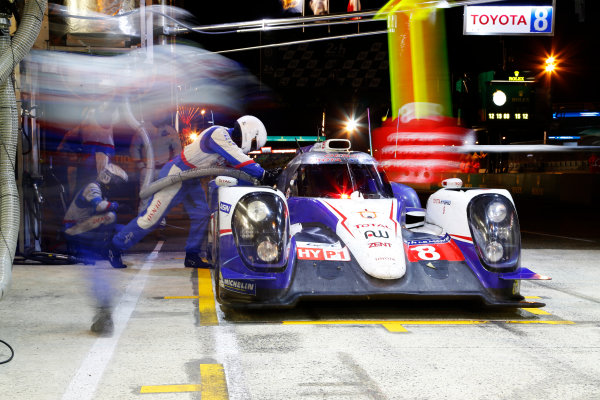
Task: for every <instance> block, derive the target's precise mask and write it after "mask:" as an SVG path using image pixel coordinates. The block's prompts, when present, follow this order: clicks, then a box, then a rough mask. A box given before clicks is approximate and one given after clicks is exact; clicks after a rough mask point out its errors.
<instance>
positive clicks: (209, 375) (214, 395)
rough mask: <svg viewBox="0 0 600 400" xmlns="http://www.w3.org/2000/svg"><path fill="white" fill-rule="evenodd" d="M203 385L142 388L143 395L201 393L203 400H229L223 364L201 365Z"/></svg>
mask: <svg viewBox="0 0 600 400" xmlns="http://www.w3.org/2000/svg"><path fill="white" fill-rule="evenodd" d="M200 380H201V382H202V383H201V384H200V385H196V384H191V385H152V386H142V388H141V389H140V393H141V394H145V393H184V392H200V397H201V398H202V400H227V399H228V398H229V396H228V395H227V381H226V380H225V372H224V370H223V366H222V365H221V364H200Z"/></svg>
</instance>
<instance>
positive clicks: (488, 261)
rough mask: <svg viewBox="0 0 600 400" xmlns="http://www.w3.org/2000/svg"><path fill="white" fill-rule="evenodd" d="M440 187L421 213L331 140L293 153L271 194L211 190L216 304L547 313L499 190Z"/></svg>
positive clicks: (507, 200) (455, 182)
mask: <svg viewBox="0 0 600 400" xmlns="http://www.w3.org/2000/svg"><path fill="white" fill-rule="evenodd" d="M442 186H443V187H442V188H441V189H440V190H438V191H436V192H435V193H433V194H432V195H431V196H430V197H429V199H428V200H427V207H426V208H422V207H421V202H420V200H419V196H418V195H417V192H416V191H415V190H413V189H412V188H410V187H409V186H406V185H403V184H400V183H395V182H389V181H388V180H387V178H386V175H385V173H384V171H383V170H382V168H381V166H380V165H379V164H378V162H377V161H376V160H375V159H374V158H373V157H371V156H370V155H369V154H366V153H363V152H358V151H352V150H351V149H350V142H349V141H348V140H344V139H331V140H327V141H324V142H320V143H317V144H315V145H314V146H312V148H311V149H310V150H308V151H305V152H302V153H300V154H298V155H297V156H296V157H295V158H294V159H292V160H291V161H290V162H289V163H288V164H287V165H286V167H285V168H284V169H283V171H281V174H280V175H279V178H278V180H277V184H276V185H275V187H268V186H260V185H258V186H248V185H239V184H238V180H237V179H234V178H229V177H225V176H220V177H217V178H216V179H215V180H213V181H212V182H211V183H210V185H209V204H210V207H211V211H212V215H211V223H210V233H209V239H208V240H209V247H210V248H211V255H212V263H213V266H214V268H215V276H216V279H215V291H216V297H217V300H218V301H219V302H220V303H221V304H223V305H225V306H229V307H248V308H268V307H293V306H294V305H296V304H297V302H298V301H299V300H301V299H319V300H321V299H336V300H340V299H396V298H397V299H461V300H462V299H472V300H478V301H480V302H482V303H483V304H485V305H489V306H502V307H542V306H544V304H543V303H539V302H528V301H525V299H524V297H523V296H521V295H520V290H519V289H520V285H519V284H520V281H521V280H524V279H549V278H547V277H544V276H541V275H539V274H536V273H534V272H532V271H530V270H529V269H527V268H524V267H522V266H521V238H520V230H519V220H518V218H517V212H516V209H515V205H514V202H513V199H512V197H511V195H510V193H509V192H508V191H506V190H503V189H487V188H485V189H484V188H482V189H478V188H463V187H462V182H461V181H460V179H456V178H452V179H447V180H445V181H444V182H443V185H442Z"/></svg>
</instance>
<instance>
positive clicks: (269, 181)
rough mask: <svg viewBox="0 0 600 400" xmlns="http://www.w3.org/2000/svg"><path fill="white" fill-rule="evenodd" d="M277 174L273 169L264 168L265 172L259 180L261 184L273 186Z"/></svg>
mask: <svg viewBox="0 0 600 400" xmlns="http://www.w3.org/2000/svg"><path fill="white" fill-rule="evenodd" d="M278 176H279V174H277V173H275V172H273V171H267V170H265V173H264V174H263V177H262V179H261V182H262V184H263V185H267V186H274V185H275V184H276V183H277V177H278Z"/></svg>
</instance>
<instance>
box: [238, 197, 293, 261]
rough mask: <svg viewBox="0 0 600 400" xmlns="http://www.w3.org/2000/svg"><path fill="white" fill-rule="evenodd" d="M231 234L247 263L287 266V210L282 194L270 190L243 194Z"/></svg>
mask: <svg viewBox="0 0 600 400" xmlns="http://www.w3.org/2000/svg"><path fill="white" fill-rule="evenodd" d="M232 233H233V237H234V240H235V245H236V246H237V248H238V250H239V253H240V255H241V257H242V259H243V260H244V262H245V263H246V264H247V265H249V266H251V267H258V268H260V267H266V268H280V267H283V266H285V263H286V262H287V255H286V251H285V250H286V249H287V241H288V210H287V206H286V204H285V201H283V199H281V197H279V196H277V195H274V194H273V193H268V192H258V193H251V194H248V195H246V196H244V197H242V198H241V199H240V201H239V202H238V203H237V205H236V207H235V210H234V212H233V216H232Z"/></svg>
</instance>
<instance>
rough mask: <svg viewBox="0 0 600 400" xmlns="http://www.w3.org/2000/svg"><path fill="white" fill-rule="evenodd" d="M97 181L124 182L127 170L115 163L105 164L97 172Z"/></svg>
mask: <svg viewBox="0 0 600 400" xmlns="http://www.w3.org/2000/svg"><path fill="white" fill-rule="evenodd" d="M98 182H100V183H102V184H104V185H108V184H115V185H117V184H120V183H125V182H127V172H125V171H124V170H123V168H121V167H119V166H118V165H116V164H106V166H105V167H104V169H103V170H102V171H100V173H99V174H98Z"/></svg>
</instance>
